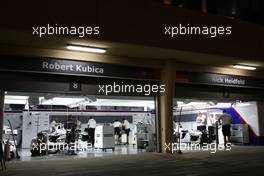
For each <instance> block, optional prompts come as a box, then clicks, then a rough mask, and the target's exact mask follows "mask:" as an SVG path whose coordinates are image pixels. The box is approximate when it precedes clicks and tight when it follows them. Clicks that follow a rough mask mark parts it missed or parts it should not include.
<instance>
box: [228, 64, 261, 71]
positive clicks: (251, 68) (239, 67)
mask: <svg viewBox="0 0 264 176" xmlns="http://www.w3.org/2000/svg"><path fill="white" fill-rule="evenodd" d="M233 67H234V68H238V69H243V70H256V69H257V68H256V67H253V66H248V65H238V64H235V65H233Z"/></svg>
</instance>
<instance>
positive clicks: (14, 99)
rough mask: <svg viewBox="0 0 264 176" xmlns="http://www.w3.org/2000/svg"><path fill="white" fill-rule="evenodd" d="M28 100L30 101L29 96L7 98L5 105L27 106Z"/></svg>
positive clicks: (7, 96) (10, 96)
mask: <svg viewBox="0 0 264 176" xmlns="http://www.w3.org/2000/svg"><path fill="white" fill-rule="evenodd" d="M27 100H28V96H13V95H6V96H5V104H26V103H27Z"/></svg>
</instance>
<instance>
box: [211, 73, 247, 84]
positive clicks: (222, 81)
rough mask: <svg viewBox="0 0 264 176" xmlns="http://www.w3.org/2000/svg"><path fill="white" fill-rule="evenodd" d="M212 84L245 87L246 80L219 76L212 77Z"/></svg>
mask: <svg viewBox="0 0 264 176" xmlns="http://www.w3.org/2000/svg"><path fill="white" fill-rule="evenodd" d="M212 82H213V83H218V84H231V85H242V86H244V85H246V80H245V79H243V78H232V77H223V76H222V75H221V76H212Z"/></svg>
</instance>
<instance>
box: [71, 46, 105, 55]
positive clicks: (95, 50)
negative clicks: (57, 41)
mask: <svg viewBox="0 0 264 176" xmlns="http://www.w3.org/2000/svg"><path fill="white" fill-rule="evenodd" d="M67 49H69V50H74V51H84V52H89V53H105V52H106V49H105V48H98V47H90V46H83V45H70V44H69V45H67Z"/></svg>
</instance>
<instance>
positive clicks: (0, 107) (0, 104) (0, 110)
mask: <svg viewBox="0 0 264 176" xmlns="http://www.w3.org/2000/svg"><path fill="white" fill-rule="evenodd" d="M4 98H5V92H4V91H2V90H0V141H2V139H3V127H4Z"/></svg>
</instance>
